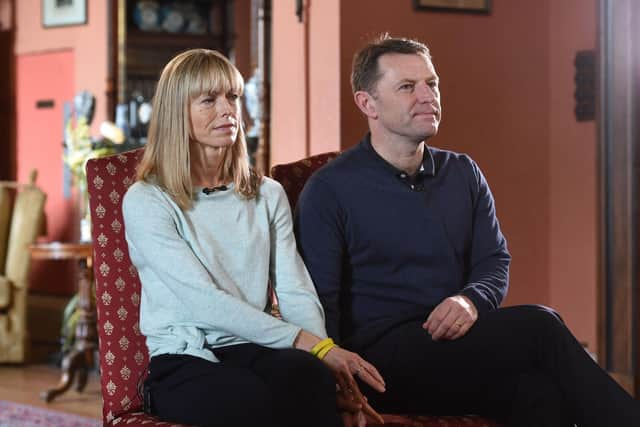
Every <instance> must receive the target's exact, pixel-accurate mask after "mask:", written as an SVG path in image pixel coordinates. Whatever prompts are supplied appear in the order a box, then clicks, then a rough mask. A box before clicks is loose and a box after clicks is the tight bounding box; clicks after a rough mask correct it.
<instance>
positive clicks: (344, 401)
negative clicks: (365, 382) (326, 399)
mask: <svg viewBox="0 0 640 427" xmlns="http://www.w3.org/2000/svg"><path fill="white" fill-rule="evenodd" d="M336 401H337V405H338V408H340V409H341V410H343V411H349V412H353V413H356V412H358V411H360V410H362V404H361V403H359V402H357V401H356V400H355V399H354V398H353V395H352V394H350V393H347V392H344V391H341V392H340V393H338V394H337V395H336Z"/></svg>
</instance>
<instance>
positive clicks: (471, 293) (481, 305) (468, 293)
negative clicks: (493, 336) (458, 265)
mask: <svg viewBox="0 0 640 427" xmlns="http://www.w3.org/2000/svg"><path fill="white" fill-rule="evenodd" d="M460 295H463V296H465V297H467V298H469V299H470V300H471V302H472V303H473V305H475V306H476V310H478V316H481V315H483V314H485V313H487V312H489V311H491V310H493V309H494V307H493V305H492V304H491V303H490V302H489V301H487V298H485V296H484V295H482V294H481V293H480V292H478V290H477V289H474V288H473V286H467V287H466V288H464V289H463V290H462V291H461V292H460Z"/></svg>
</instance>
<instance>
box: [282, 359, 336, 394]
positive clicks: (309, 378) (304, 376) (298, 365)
mask: <svg viewBox="0 0 640 427" xmlns="http://www.w3.org/2000/svg"><path fill="white" fill-rule="evenodd" d="M280 357H281V358H282V359H283V363H285V364H286V366H287V371H288V372H287V375H288V376H289V377H292V379H294V380H298V381H301V382H303V383H306V384H314V385H315V386H316V387H319V388H329V389H331V390H332V391H334V392H335V383H336V381H335V378H334V376H333V374H332V372H331V370H330V369H329V367H328V366H327V364H326V363H324V362H323V361H322V360H320V359H318V358H317V357H315V356H313V355H312V354H311V353H309V352H306V351H303V350H297V349H287V350H282V354H281V355H280Z"/></svg>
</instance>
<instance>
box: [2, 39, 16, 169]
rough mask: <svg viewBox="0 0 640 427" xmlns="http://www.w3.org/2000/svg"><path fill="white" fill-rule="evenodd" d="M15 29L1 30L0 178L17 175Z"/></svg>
mask: <svg viewBox="0 0 640 427" xmlns="http://www.w3.org/2000/svg"><path fill="white" fill-rule="evenodd" d="M13 40H14V32H13V30H1V31H0V64H1V65H0V180H12V179H15V175H16V132H15V120H16V114H15V69H16V67H15V64H16V62H15V55H14V53H13V45H14V42H13Z"/></svg>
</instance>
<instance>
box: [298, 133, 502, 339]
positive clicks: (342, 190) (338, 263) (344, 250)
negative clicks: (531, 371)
mask: <svg viewBox="0 0 640 427" xmlns="http://www.w3.org/2000/svg"><path fill="white" fill-rule="evenodd" d="M369 138H370V137H369V135H367V136H366V137H365V138H364V139H363V140H362V141H361V142H360V143H359V144H358V145H356V146H355V147H353V148H351V149H349V150H347V151H345V152H344V153H343V154H342V155H341V156H340V157H338V158H337V159H335V160H333V161H331V162H330V163H329V164H328V165H326V166H325V167H323V168H322V169H320V170H319V171H318V172H317V173H315V174H314V175H313V176H312V177H311V178H310V179H309V181H308V182H307V184H306V186H305V188H304V190H303V192H302V194H301V196H300V200H299V201H298V205H297V209H296V218H295V228H296V234H297V238H298V248H299V250H300V252H301V254H302V256H303V258H304V260H305V263H306V265H307V268H308V269H309V272H310V273H311V277H312V279H313V282H314V284H315V286H316V289H317V290H318V294H319V296H320V300H321V302H322V305H323V306H324V309H325V312H326V319H327V320H326V321H327V331H328V333H329V336H332V337H333V338H334V339H337V340H338V341H339V342H340V341H342V342H343V343H344V342H345V341H349V340H351V341H352V342H354V343H358V342H359V343H360V344H365V341H368V340H370V339H374V338H375V336H376V335H378V334H380V333H381V332H382V331H383V330H384V329H385V328H386V327H388V326H389V325H391V324H394V323H397V322H402V321H404V320H405V319H409V318H413V317H418V318H424V319H426V316H427V314H428V313H429V312H430V311H431V310H432V309H433V308H434V307H435V306H436V305H437V304H438V303H440V302H441V301H442V300H443V299H445V298H447V297H449V296H452V295H456V294H462V295H466V296H467V297H469V298H470V299H471V301H473V303H474V304H475V306H476V307H477V309H478V312H479V313H480V315H482V313H484V312H486V311H488V310H493V309H495V308H497V307H498V306H499V305H500V303H501V301H502V299H503V298H504V296H505V294H506V292H507V287H508V280H509V262H510V260H511V257H510V255H509V252H508V251H507V245H506V241H505V238H504V236H503V235H502V233H501V232H500V227H499V224H498V220H497V218H496V214H495V208H494V202H493V196H492V195H491V192H490V190H489V186H488V185H487V182H486V180H485V178H484V176H483V175H482V173H481V172H480V169H479V168H478V166H477V165H476V164H475V162H474V161H473V160H472V159H471V158H469V157H468V156H466V155H464V154H457V153H453V152H450V151H444V150H439V149H436V148H432V147H428V149H425V155H424V159H423V165H422V171H421V172H419V173H418V174H417V176H416V177H407V176H406V174H403V173H402V171H399V170H397V169H396V168H394V167H393V166H392V165H391V164H389V163H388V162H386V161H385V160H384V159H383V158H382V157H380V156H379V155H378V154H377V153H376V152H375V151H374V149H373V148H372V146H371V142H370V139H369ZM351 347H360V345H355V344H354V345H351Z"/></svg>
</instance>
